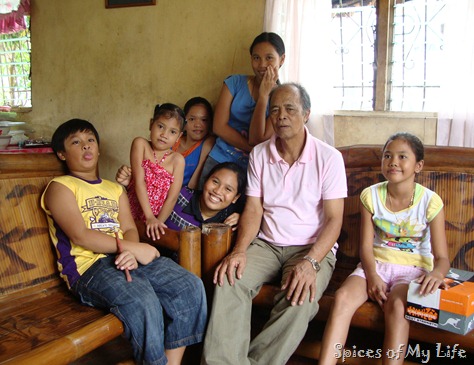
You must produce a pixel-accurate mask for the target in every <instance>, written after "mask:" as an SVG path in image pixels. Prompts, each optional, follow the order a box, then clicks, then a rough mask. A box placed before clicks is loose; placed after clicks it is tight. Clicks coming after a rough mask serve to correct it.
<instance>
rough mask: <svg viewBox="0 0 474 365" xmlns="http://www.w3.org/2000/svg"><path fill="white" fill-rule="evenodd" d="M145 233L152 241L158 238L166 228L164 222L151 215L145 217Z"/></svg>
mask: <svg viewBox="0 0 474 365" xmlns="http://www.w3.org/2000/svg"><path fill="white" fill-rule="evenodd" d="M145 224H146V235H147V236H148V237H149V238H151V239H152V240H153V241H156V240H159V239H160V235H163V234H165V228H168V227H167V226H166V224H164V223H163V222H161V221H160V220H159V219H158V218H156V217H152V218H147V220H146V222H145Z"/></svg>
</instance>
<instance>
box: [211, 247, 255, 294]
mask: <svg viewBox="0 0 474 365" xmlns="http://www.w3.org/2000/svg"><path fill="white" fill-rule="evenodd" d="M246 264H247V254H246V253H245V252H234V251H232V252H231V253H230V254H228V255H227V256H226V257H224V259H223V260H222V261H221V263H220V264H219V266H217V268H216V271H215V272H214V279H213V282H214V284H218V285H219V286H222V285H224V275H227V280H228V281H229V284H230V285H231V286H232V285H234V273H235V276H236V277H237V279H240V278H241V277H242V274H243V273H244V269H245V266H246Z"/></svg>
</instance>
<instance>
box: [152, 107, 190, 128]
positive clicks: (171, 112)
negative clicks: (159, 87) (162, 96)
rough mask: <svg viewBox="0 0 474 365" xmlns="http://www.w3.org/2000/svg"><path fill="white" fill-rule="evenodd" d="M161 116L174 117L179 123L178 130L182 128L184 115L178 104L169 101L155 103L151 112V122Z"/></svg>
mask: <svg viewBox="0 0 474 365" xmlns="http://www.w3.org/2000/svg"><path fill="white" fill-rule="evenodd" d="M162 116H163V117H165V118H166V119H171V118H176V120H177V121H178V123H179V127H180V131H182V130H183V128H184V123H185V121H186V117H185V115H184V112H183V110H182V109H181V108H180V107H179V106H177V105H175V104H171V103H164V104H161V105H160V104H156V106H155V111H154V112H153V122H154V121H155V120H157V119H158V118H159V117H162ZM150 127H151V125H150Z"/></svg>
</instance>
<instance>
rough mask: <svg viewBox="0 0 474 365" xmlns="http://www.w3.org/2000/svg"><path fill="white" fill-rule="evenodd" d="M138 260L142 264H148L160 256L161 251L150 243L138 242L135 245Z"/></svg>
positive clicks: (134, 250) (134, 249)
mask: <svg viewBox="0 0 474 365" xmlns="http://www.w3.org/2000/svg"><path fill="white" fill-rule="evenodd" d="M133 253H134V255H135V258H136V260H137V261H138V262H139V263H140V264H142V265H148V264H149V263H150V262H152V261H153V260H154V259H156V258H158V257H160V251H158V250H157V249H156V248H155V247H153V246H151V245H149V244H148V243H143V242H137V243H136V244H135V245H134V247H133Z"/></svg>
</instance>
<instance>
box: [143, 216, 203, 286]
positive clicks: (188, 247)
mask: <svg viewBox="0 0 474 365" xmlns="http://www.w3.org/2000/svg"><path fill="white" fill-rule="evenodd" d="M136 224H137V229H138V234H139V235H140V241H142V242H146V243H148V244H150V245H152V246H155V247H157V248H158V249H160V248H166V249H168V250H170V251H175V252H177V253H178V262H179V264H180V265H181V266H182V267H184V268H185V269H187V270H189V271H191V272H192V273H193V274H195V275H197V276H199V277H201V230H200V229H199V228H198V227H194V226H189V227H185V228H183V229H182V230H181V231H175V230H172V229H168V228H165V234H164V235H161V237H160V238H159V239H158V240H156V241H153V240H152V239H151V238H149V237H148V236H147V235H146V232H145V224H144V223H143V222H136Z"/></svg>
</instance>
